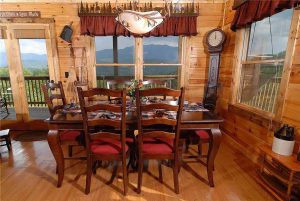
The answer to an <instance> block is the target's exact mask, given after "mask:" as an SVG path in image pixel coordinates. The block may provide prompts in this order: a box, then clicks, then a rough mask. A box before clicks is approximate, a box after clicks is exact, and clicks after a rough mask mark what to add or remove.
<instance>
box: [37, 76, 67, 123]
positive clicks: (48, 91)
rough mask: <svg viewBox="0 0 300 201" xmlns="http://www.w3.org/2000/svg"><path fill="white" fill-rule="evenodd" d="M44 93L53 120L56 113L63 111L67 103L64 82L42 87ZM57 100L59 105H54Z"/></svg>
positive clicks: (50, 83) (48, 83)
mask: <svg viewBox="0 0 300 201" xmlns="http://www.w3.org/2000/svg"><path fill="white" fill-rule="evenodd" d="M42 91H43V93H44V98H45V102H46V103H47V105H48V108H49V112H50V115H51V118H52V117H53V116H54V114H55V112H56V111H57V110H59V109H63V107H64V106H65V105H66V103H67V102H66V97H65V92H64V88H63V85H62V82H61V81H58V82H57V83H54V82H53V81H50V82H47V83H46V84H43V85H42ZM55 99H56V100H57V103H54V100H55ZM59 101H60V103H59Z"/></svg>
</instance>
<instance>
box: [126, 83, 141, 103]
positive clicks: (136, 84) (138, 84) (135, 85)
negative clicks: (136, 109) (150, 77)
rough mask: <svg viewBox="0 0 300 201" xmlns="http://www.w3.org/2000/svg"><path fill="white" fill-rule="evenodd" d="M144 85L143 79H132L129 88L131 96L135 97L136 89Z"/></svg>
mask: <svg viewBox="0 0 300 201" xmlns="http://www.w3.org/2000/svg"><path fill="white" fill-rule="evenodd" d="M142 87H143V81H142V80H131V84H130V85H129V86H128V88H127V94H128V96H129V97H130V98H132V99H135V89H136V88H139V89H141V88H142Z"/></svg>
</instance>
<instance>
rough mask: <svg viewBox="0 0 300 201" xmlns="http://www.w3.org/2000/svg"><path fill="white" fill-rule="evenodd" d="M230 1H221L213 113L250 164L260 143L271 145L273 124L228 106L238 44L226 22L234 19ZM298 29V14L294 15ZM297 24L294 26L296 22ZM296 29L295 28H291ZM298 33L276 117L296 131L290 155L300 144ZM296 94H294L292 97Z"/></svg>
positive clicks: (299, 56) (231, 92)
mask: <svg viewBox="0 0 300 201" xmlns="http://www.w3.org/2000/svg"><path fill="white" fill-rule="evenodd" d="M232 5H233V0H229V1H226V2H225V14H224V27H223V29H224V31H225V32H226V35H227V41H226V44H225V49H224V52H223V53H222V57H221V66H220V78H219V79H220V84H221V88H220V90H219V94H218V97H219V99H218V104H217V107H218V108H217V111H218V113H219V114H220V115H221V116H222V117H223V118H224V119H225V122H224V124H223V125H222V131H223V132H224V133H226V134H227V135H229V136H230V137H231V138H232V139H233V140H234V142H235V143H236V144H237V145H239V147H240V149H241V150H243V151H244V153H246V154H247V155H248V156H249V157H251V159H253V160H254V161H255V160H256V159H257V156H258V146H259V145H260V144H265V143H267V144H271V143H272V139H273V132H274V130H273V129H272V128H271V127H274V125H275V123H274V122H272V121H271V120H270V118H265V117H262V115H257V114H255V113H251V112H250V113H249V112H248V111H246V110H243V109H236V108H234V107H232V106H231V104H230V103H231V98H232V97H231V96H232V94H233V90H234V88H233V85H234V83H235V81H236V80H234V77H233V75H234V70H235V62H236V61H237V60H238V56H237V54H238V52H235V47H236V46H237V45H238V44H237V43H238V42H239V40H238V39H237V37H238V35H237V33H235V32H232V31H231V30H230V23H231V21H232V19H233V17H234V11H233V10H232V9H231V8H232ZM297 20H298V26H299V14H298V18H297ZM296 24H297V23H296ZM292 28H294V29H296V30H297V27H292ZM299 35H300V31H299V28H298V31H297V34H296V40H297V41H296V47H295V50H294V55H293V56H292V58H290V59H291V60H292V69H291V74H290V75H289V76H288V79H289V81H288V85H287V87H286V96H285V98H284V100H283V101H284V102H283V104H282V105H281V106H282V107H283V114H282V115H281V116H280V117H279V121H280V123H288V124H290V125H292V126H294V127H295V128H296V146H295V149H294V152H298V149H299V143H300V96H299V95H300V79H299V77H300V65H299V63H300V59H299V58H300V38H299ZM296 94H298V95H296Z"/></svg>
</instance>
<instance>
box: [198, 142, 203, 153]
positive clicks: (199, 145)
mask: <svg viewBox="0 0 300 201" xmlns="http://www.w3.org/2000/svg"><path fill="white" fill-rule="evenodd" d="M198 154H199V156H202V143H201V142H199V144H198Z"/></svg>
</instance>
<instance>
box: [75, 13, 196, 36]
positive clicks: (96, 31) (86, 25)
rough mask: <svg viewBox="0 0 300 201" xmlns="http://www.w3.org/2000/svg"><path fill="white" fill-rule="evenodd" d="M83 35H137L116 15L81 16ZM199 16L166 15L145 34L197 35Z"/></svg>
mask: <svg viewBox="0 0 300 201" xmlns="http://www.w3.org/2000/svg"><path fill="white" fill-rule="evenodd" d="M80 30H81V34H82V35H90V36H131V35H132V36H135V35H134V34H132V33H130V32H129V31H128V30H127V29H125V28H124V27H123V25H121V24H120V23H119V22H117V21H116V19H115V16H82V17H80ZM195 35H197V17H196V16H188V17H182V16H181V17H166V18H165V19H164V21H163V22H162V24H160V25H159V26H157V27H156V28H155V29H153V30H152V31H151V32H149V33H147V34H144V35H143V36H146V37H149V36H195Z"/></svg>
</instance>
